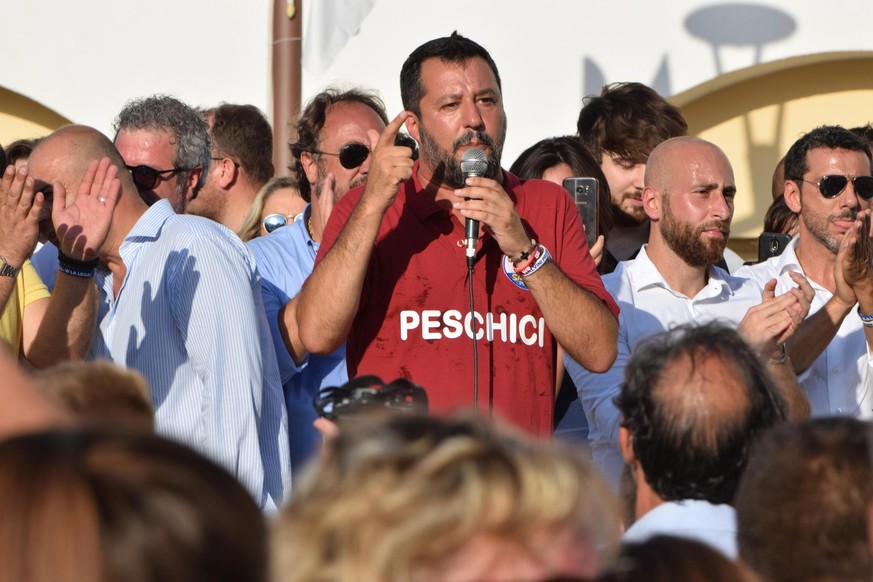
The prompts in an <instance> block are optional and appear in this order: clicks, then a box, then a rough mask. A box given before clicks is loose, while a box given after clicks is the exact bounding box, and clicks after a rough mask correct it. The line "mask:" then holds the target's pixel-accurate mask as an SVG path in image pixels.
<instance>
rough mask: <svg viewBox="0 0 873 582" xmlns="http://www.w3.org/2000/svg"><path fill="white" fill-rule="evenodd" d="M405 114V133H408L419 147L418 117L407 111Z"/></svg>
mask: <svg viewBox="0 0 873 582" xmlns="http://www.w3.org/2000/svg"><path fill="white" fill-rule="evenodd" d="M406 113H407V116H406V122H405V124H406V131H408V132H409V135H411V136H412V139H414V140H415V141H417V142H418V143H419V145H421V132H420V131H419V129H420V125H419V123H420V121H419V119H418V116H417V115H416V114H415V113H413V112H412V111H407V112H406Z"/></svg>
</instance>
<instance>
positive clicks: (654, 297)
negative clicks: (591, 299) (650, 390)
mask: <svg viewBox="0 0 873 582" xmlns="http://www.w3.org/2000/svg"><path fill="white" fill-rule="evenodd" d="M603 285H604V287H606V290H607V291H609V292H610V293H611V294H612V296H613V297H614V298H615V300H616V302H618V306H619V308H620V310H621V311H620V313H619V319H618V325H619V329H618V356H617V357H616V360H615V363H614V364H613V365H612V368H610V369H609V371H607V372H605V373H603V374H595V373H593V372H589V371H588V370H586V369H585V368H583V367H582V366H581V365H579V364H578V363H576V362H575V361H573V360H572V359H570V358H569V357H567V356H565V357H564V365H565V366H566V369H567V371H568V373H569V374H570V375H571V377H572V378H573V382H574V383H575V384H576V387H577V389H578V390H579V398H580V400H582V406H583V408H584V409H585V415H586V417H587V418H588V425H589V427H590V429H589V430H590V432H589V437H588V438H589V440H590V442H591V452H592V455H593V457H594V462H595V464H596V465H597V467H598V468H599V469H600V471H601V472H602V473H603V474H604V475H605V476H606V477H607V479H608V480H609V481H610V482H611V483H612V484H613V485H614V486H615V487H617V486H618V481H619V477H620V475H621V470H622V468H623V466H624V459H623V458H622V456H621V451H620V450H619V446H618V428H619V421H620V419H621V413H620V412H619V410H618V408H617V407H616V406H615V404H614V402H613V399H614V398H615V397H616V396H618V394H619V392H620V386H621V381H622V378H623V377H624V368H625V366H626V365H627V362H628V359H629V358H630V356H631V354H632V353H633V351H634V349H635V348H636V346H637V344H639V343H640V342H641V341H643V340H644V339H646V338H648V337H649V336H652V335H654V334H656V333H660V332H664V331H667V330H670V329H673V328H674V327H677V326H679V325H682V324H686V323H692V322H697V323H707V322H710V321H713V320H721V321H723V322H725V323H726V324H728V325H730V326H731V327H734V328H735V327H736V326H737V325H738V324H739V322H740V321H741V320H742V318H743V316H744V315H745V314H746V311H748V309H749V308H750V307H753V306H755V305H758V304H759V303H761V291H762V290H761V287H760V286H759V285H758V284H757V283H756V282H754V281H751V280H749V279H741V278H739V277H734V276H732V275H730V274H728V273H727V272H725V271H723V270H722V269H719V268H718V267H714V266H712V267H710V268H709V282H708V283H707V284H706V286H705V287H704V288H703V289H701V290H700V292H699V293H698V294H697V295H696V296H695V297H693V298H689V297H686V296H685V295H683V294H682V293H679V292H678V291H675V290H673V289H672V288H671V287H670V285H668V284H667V282H666V281H665V280H664V277H662V276H661V273H660V272H658V269H657V267H655V265H654V264H653V263H652V261H651V260H650V259H649V257H648V254H647V252H646V245H644V246H643V247H642V249H640V252H639V254H638V255H637V257H636V259H634V260H632V261H623V262H621V263H619V266H618V268H617V269H616V270H615V271H614V272H612V273H610V274H608V275H606V276H604V277H603Z"/></svg>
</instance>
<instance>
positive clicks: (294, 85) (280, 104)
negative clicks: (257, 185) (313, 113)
mask: <svg viewBox="0 0 873 582" xmlns="http://www.w3.org/2000/svg"><path fill="white" fill-rule="evenodd" d="M302 22H303V0H273V166H274V167H275V172H276V175H277V176H287V175H289V174H290V173H291V171H290V170H289V168H288V167H289V166H290V165H291V152H290V151H289V150H288V143H289V142H290V141H291V125H292V124H293V123H294V121H295V120H296V119H297V116H298V115H299V114H300V94H301V89H300V86H301V82H302V79H301V68H300V59H301V55H302V33H303V25H302Z"/></svg>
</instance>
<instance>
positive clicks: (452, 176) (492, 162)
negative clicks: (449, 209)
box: [419, 128, 503, 188]
mask: <svg viewBox="0 0 873 582" xmlns="http://www.w3.org/2000/svg"><path fill="white" fill-rule="evenodd" d="M419 137H421V155H422V156H423V157H424V158H425V159H426V160H427V162H428V164H430V165H431V167H432V168H433V169H434V171H435V172H436V171H437V168H439V167H440V166H442V168H443V183H444V184H447V185H449V186H451V187H452V188H464V187H465V186H466V183H465V181H466V177H465V176H464V172H463V171H462V170H461V162H460V161H458V160H456V159H455V157H454V154H456V153H457V152H458V150H459V149H460V148H462V147H463V146H465V145H469V144H470V143H471V142H472V141H473V138H474V137H475V138H476V139H477V140H478V141H479V143H481V144H483V145H485V146H487V147H488V148H489V149H490V150H491V152H492V153H491V155H490V156H488V160H487V161H488V170H487V171H486V172H485V177H486V178H492V179H496V178H497V173H498V172H499V171H500V156H501V154H502V151H503V140H502V139H501V141H500V145H499V146H498V145H497V144H496V143H494V140H493V139H491V137H490V136H489V135H488V134H486V133H484V132H481V131H468V132H467V133H465V134H464V135H462V136H461V137H459V138H458V139H456V140H455V141H454V143H452V152H451V153H449V152H447V151H445V150H443V149H441V148H440V147H439V145H438V144H437V143H436V140H434V139H433V138H431V136H430V134H429V133H427V132H426V131H425V130H424V128H420V129H419Z"/></svg>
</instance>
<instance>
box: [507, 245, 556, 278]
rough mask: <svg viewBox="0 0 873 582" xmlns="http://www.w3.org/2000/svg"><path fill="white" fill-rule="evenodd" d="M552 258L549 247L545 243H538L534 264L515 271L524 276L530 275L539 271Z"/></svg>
mask: <svg viewBox="0 0 873 582" xmlns="http://www.w3.org/2000/svg"><path fill="white" fill-rule="evenodd" d="M551 259H552V255H551V253H549V249H547V248H546V247H544V246H543V245H537V251H536V258H535V259H534V261H533V264H530V265H528V266H527V267H525V268H524V269H521V270H518V269H516V271H515V272H516V273H518V274H519V275H521V277H522V278H525V277H529V276H531V275H533V274H534V273H536V272H537V271H539V270H540V268H542V266H543V265H545V264H546V263H548V262H549V261H550V260H551Z"/></svg>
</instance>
